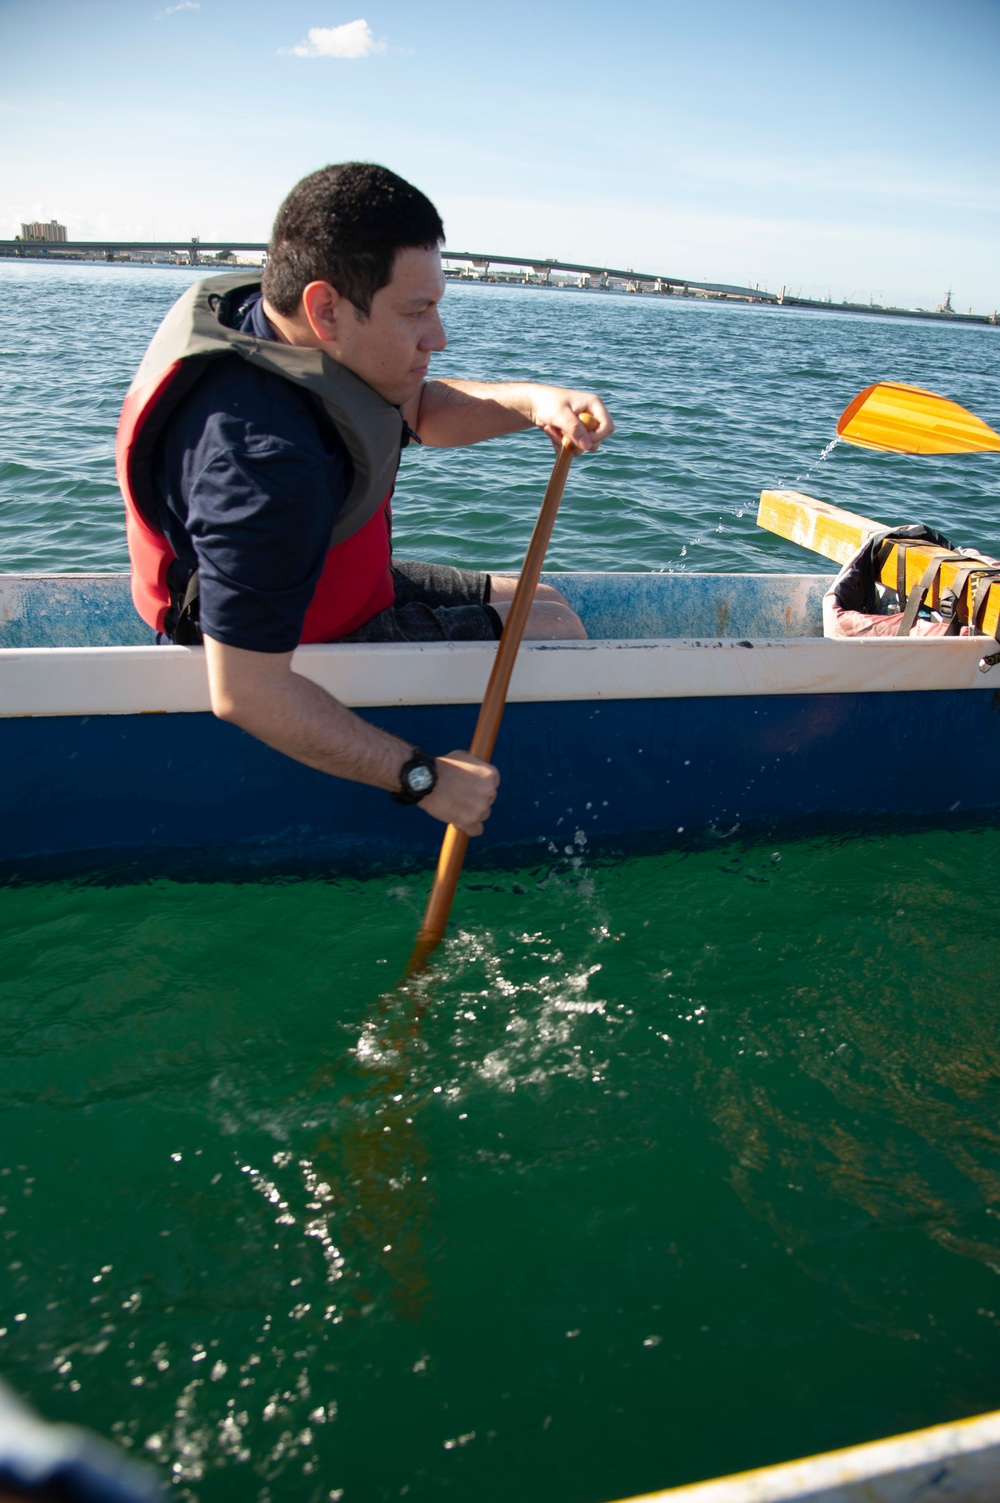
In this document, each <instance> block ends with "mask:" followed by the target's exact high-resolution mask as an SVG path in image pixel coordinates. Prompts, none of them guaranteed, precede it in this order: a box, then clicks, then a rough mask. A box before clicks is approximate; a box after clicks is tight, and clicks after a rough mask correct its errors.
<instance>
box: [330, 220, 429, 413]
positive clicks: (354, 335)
mask: <svg viewBox="0 0 1000 1503" xmlns="http://www.w3.org/2000/svg"><path fill="white" fill-rule="evenodd" d="M444 288H445V281H444V276H443V274H442V271H441V256H440V254H439V252H438V251H437V250H420V249H416V248H410V249H407V250H401V251H398V252H397V254H396V260H395V262H394V263H393V269H392V280H391V281H390V282H389V283H388V284H387V285H386V286H385V287H382V288H380V289H379V291H378V292H376V294H375V296H374V297H373V298H372V307H371V313H370V314H369V316H368V317H367V318H364V317H363V316H361V315H359V314H357V313H356V311H355V310H354V309H353V308H351V307H350V306H349V305H344V313H345V316H344V317H343V318H342V319H338V325H337V339H336V341H335V344H336V348H335V349H333V350H332V353H333V354H334V355H335V356H336V358H337V359H338V360H339V361H340V362H341V364H342V365H346V366H347V368H348V370H352V371H353V372H354V374H355V375H356V376H360V377H361V379H362V381H367V383H368V385H369V386H372V387H374V389H375V390H376V391H377V392H378V393H379V395H380V396H383V397H385V399H386V401H387V402H392V403H393V405H394V406H402V405H403V404H404V403H405V402H408V401H409V400H410V399H411V398H412V397H415V396H416V394H417V393H418V392H419V390H420V387H421V385H422V384H423V382H424V381H426V379H427V372H428V370H429V368H430V360H431V355H432V354H433V352H434V351H435V350H443V349H444V347H445V345H446V344H447V343H448V341H447V339H446V338H445V332H444V327H443V325H442V323H441V315H440V312H439V311H438V304H439V303H440V301H441V298H442V296H443V295H444Z"/></svg>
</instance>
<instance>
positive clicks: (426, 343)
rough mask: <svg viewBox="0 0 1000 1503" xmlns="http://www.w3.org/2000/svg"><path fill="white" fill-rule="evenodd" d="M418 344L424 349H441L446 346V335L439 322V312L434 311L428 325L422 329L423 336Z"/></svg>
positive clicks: (442, 325)
mask: <svg viewBox="0 0 1000 1503" xmlns="http://www.w3.org/2000/svg"><path fill="white" fill-rule="evenodd" d="M420 345H421V348H422V349H425V350H443V349H446V348H447V346H448V336H447V334H446V333H445V332H444V324H443V323H442V322H441V315H440V314H439V313H437V312H435V314H434V318H433V320H432V322H431V324H430V327H429V328H427V329H425V331H424V337H423V338H422V339H421V341H420Z"/></svg>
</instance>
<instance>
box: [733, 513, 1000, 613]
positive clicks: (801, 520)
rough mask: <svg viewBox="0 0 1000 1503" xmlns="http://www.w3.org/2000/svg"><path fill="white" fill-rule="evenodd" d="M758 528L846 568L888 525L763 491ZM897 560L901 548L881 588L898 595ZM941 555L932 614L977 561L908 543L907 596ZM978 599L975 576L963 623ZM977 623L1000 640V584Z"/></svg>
mask: <svg viewBox="0 0 1000 1503" xmlns="http://www.w3.org/2000/svg"><path fill="white" fill-rule="evenodd" d="M757 526H758V527H764V528H766V529H767V531H768V532H774V533H776V534H777V535H778V537H781V538H787V539H788V540H789V541H790V542H792V543H798V544H799V546H800V547H802V548H809V549H810V550H811V551H812V552H813V553H821V554H822V555H823V557H824V558H829V559H832V560H833V562H834V563H837V564H846V563H847V560H848V559H849V558H850V557H851V556H852V555H853V554H854V553H856V552H857V550H858V549H859V548H860V547H861V544H862V543H863V542H864V541H865V538H867V537H869V536H870V535H871V534H872V533H873V532H877V531H878V530H879V529H880V528H881V527H882V526H883V524H882V523H881V522H873V521H871V520H870V519H869V518H868V517H862V516H859V515H858V514H857V513H856V512H853V511H844V510H843V509H842V508H841V507H839V506H829V505H828V504H827V503H826V502H825V501H817V500H816V498H815V497H814V496H806V495H803V493H802V492H801V491H761V494H760V507H759V509H758V512H757ZM897 555H898V549H896V548H892V549H891V551H890V552H889V554H888V556H887V557H886V559H885V562H884V563H883V565H882V568H881V572H880V575H879V578H880V579H881V581H882V583H883V584H885V585H888V586H889V588H890V589H893V590H894V589H895V588H896V584H897V574H896V570H897V565H898V559H897ZM942 556H943V557H944V558H945V562H944V563H943V564H942V565H941V568H940V570H939V572H938V575H937V577H936V579H935V580H934V583H933V585H932V586H931V588H930V590H929V591H928V594H927V604H928V605H929V606H930V608H931V609H932V610H934V609H936V608H937V605H938V603H939V601H940V598H941V591H942V590H947V589H950V588H951V586H952V584H953V583H954V581H955V578H956V575H957V574H958V572H959V570H960V569H962V568H965V567H967V566H968V565H969V564H970V563H972V562H974V557H973V556H970V557H968V558H966V559H965V560H964V562H955V561H953V560H952V559H951V557H950V555H949V552H948V549H946V548H936V547H934V545H933V544H932V543H923V542H909V543H907V545H906V552H905V562H906V589H907V592H909V591H910V590H912V589H915V588H916V586H917V585H918V584H919V583H920V581H921V578H922V577H923V574H924V572H925V570H926V569H927V566H928V565H929V564H930V563H931V561H932V559H935V558H938V557H942ZM995 567H996V565H995V564H992V563H991V562H990V560H989V559H984V560H983V568H984V569H991V568H995ZM975 594H976V580H975V577H974V576H973V578H972V579H970V580H969V581H968V582H967V583H966V585H965V587H964V589H963V590H962V594H961V598H960V599H959V600H958V602H957V606H958V615H959V619H960V620H961V621H963V622H967V621H968V620H969V617H970V615H971V612H972V609H973V605H974V602H975ZM977 624H978V627H979V630H980V631H981V632H982V633H983V634H984V635H985V636H988V637H995V636H996V635H997V631H998V627H1000V581H997V582H996V583H994V584H991V585H990V589H989V594H988V595H987V597H986V601H985V604H984V605H983V607H982V609H981V611H980V616H979V621H978V623H977Z"/></svg>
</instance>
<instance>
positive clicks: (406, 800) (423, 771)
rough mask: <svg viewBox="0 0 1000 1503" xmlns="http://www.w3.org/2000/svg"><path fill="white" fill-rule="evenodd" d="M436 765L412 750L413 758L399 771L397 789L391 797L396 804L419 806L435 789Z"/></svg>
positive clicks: (420, 752)
mask: <svg viewBox="0 0 1000 1503" xmlns="http://www.w3.org/2000/svg"><path fill="white" fill-rule="evenodd" d="M437 780H438V775H437V764H436V762H435V761H434V758H433V757H425V756H424V754H423V752H422V751H418V750H417V748H416V747H414V748H413V756H412V757H411V758H410V760H409V761H408V762H404V763H403V765H402V767H401V768H400V769H399V787H398V789H397V790H396V792H395V793H394V794H393V795H392V797H393V798H394V799H395V800H396V803H397V804H419V802H420V800H421V799H422V798H426V797H427V795H428V794H429V793H433V791H434V789H435V788H436V787H437Z"/></svg>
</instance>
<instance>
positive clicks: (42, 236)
mask: <svg viewBox="0 0 1000 1503" xmlns="http://www.w3.org/2000/svg"><path fill="white" fill-rule="evenodd" d="M21 239H22V240H48V241H50V242H52V241H55V242H60V243H61V242H62V241H64V240H65V239H66V226H65V225H64V224H60V223H59V221H58V220H57V219H50V220H49V222H48V224H43V223H42V222H41V220H39V219H35V220H33V221H32V223H31V224H22V226H21Z"/></svg>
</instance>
